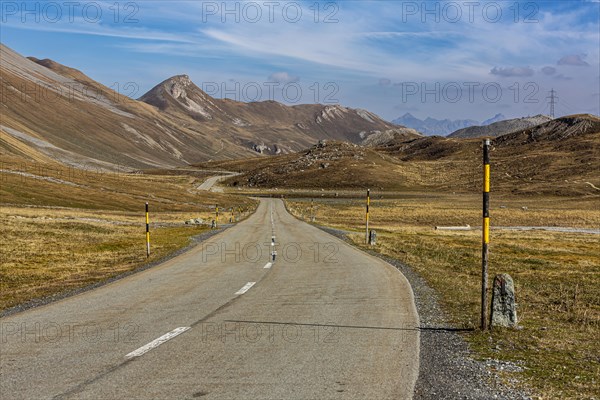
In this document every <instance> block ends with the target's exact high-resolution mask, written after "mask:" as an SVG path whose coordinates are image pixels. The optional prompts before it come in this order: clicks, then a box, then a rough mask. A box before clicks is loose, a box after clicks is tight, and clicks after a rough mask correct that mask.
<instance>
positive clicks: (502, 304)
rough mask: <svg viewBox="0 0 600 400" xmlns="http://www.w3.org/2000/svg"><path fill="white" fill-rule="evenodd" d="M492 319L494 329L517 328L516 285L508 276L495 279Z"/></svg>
mask: <svg viewBox="0 0 600 400" xmlns="http://www.w3.org/2000/svg"><path fill="white" fill-rule="evenodd" d="M490 319H491V326H492V327H494V326H501V327H504V328H516V327H517V302H516V297H515V285H514V283H513V280H512V278H511V277H510V275H508V274H500V275H496V276H495V277H494V286H493V288H492V314H491V318H490Z"/></svg>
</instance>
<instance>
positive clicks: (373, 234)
mask: <svg viewBox="0 0 600 400" xmlns="http://www.w3.org/2000/svg"><path fill="white" fill-rule="evenodd" d="M376 243H377V232H375V231H374V230H370V231H369V244H370V245H371V246H375V244H376Z"/></svg>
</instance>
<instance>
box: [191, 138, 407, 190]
mask: <svg viewBox="0 0 600 400" xmlns="http://www.w3.org/2000/svg"><path fill="white" fill-rule="evenodd" d="M198 167H200V168H208V169H214V168H220V169H225V170H230V171H237V172H240V173H241V174H240V175H238V176H234V177H232V178H229V179H227V180H225V181H224V183H225V184H226V185H230V186H232V187H249V188H313V189H314V188H327V189H350V188H367V187H372V188H382V189H383V188H385V189H391V188H393V189H403V188H404V189H406V188H407V186H406V185H405V182H398V181H396V180H394V179H393V178H394V177H395V176H396V175H397V173H398V171H397V170H398V168H399V163H398V161H397V160H395V159H394V158H392V157H388V156H385V155H383V154H380V153H378V152H376V151H374V150H372V149H369V148H366V147H362V146H359V145H356V144H353V143H347V142H337V141H322V142H320V143H319V144H317V145H314V146H312V147H311V148H309V149H306V150H303V151H300V152H297V153H292V154H284V155H278V156H274V157H269V158H263V159H259V160H255V159H246V160H234V161H215V162H211V163H206V164H200V165H198Z"/></svg>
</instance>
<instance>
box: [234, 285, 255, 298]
mask: <svg viewBox="0 0 600 400" xmlns="http://www.w3.org/2000/svg"><path fill="white" fill-rule="evenodd" d="M255 283H256V282H248V283H246V284H245V285H244V287H243V288H241V289H240V290H238V291H237V292H235V294H236V295H240V294H244V293H246V292H247V291H248V290H250V288H251V287H252V286H254V284H255Z"/></svg>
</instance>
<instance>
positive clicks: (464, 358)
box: [316, 225, 530, 400]
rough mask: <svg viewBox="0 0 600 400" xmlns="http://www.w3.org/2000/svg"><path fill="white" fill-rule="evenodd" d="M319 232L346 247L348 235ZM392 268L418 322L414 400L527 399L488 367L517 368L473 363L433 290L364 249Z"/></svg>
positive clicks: (400, 266)
mask: <svg viewBox="0 0 600 400" xmlns="http://www.w3.org/2000/svg"><path fill="white" fill-rule="evenodd" d="M316 226H317V227H318V228H320V229H321V230H323V231H325V232H327V233H329V234H331V235H333V236H335V237H338V238H340V239H342V240H344V241H346V242H348V243H350V244H352V242H351V241H350V240H349V239H348V237H347V236H346V235H347V234H348V233H349V232H347V231H343V230H339V229H332V228H327V227H323V226H318V225H316ZM367 252H368V253H369V254H372V255H374V256H376V257H379V258H381V259H383V260H384V261H386V262H388V263H390V264H391V265H393V266H394V267H396V268H397V269H398V270H399V271H400V272H402V274H403V275H404V276H405V277H406V279H408V281H409V283H410V285H411V286H412V289H413V293H414V298H415V303H416V307H417V311H418V313H419V318H420V321H421V326H420V330H421V343H420V370H419V378H418V379H417V383H416V385H415V391H414V397H413V399H414V400H438V399H465V400H484V399H485V400H489V399H502V400H517V399H530V397H529V396H528V395H527V394H526V393H524V392H522V391H521V390H519V389H515V388H512V387H509V386H507V385H506V384H504V383H503V382H502V380H501V379H500V377H499V376H498V375H497V374H496V373H495V372H493V371H492V370H491V369H490V367H493V368H494V369H496V370H510V369H514V368H519V367H518V366H515V365H512V364H508V363H503V362H501V361H498V360H488V361H477V360H474V359H473V358H472V357H471V352H470V350H469V346H468V343H467V342H466V341H465V339H464V338H463V337H462V336H461V334H460V332H461V330H459V329H455V328H453V327H452V326H451V324H450V323H449V322H448V321H449V319H448V318H447V316H446V315H445V313H444V311H443V310H442V309H441V308H440V306H439V302H438V296H437V293H436V292H435V290H434V289H432V288H431V287H430V286H429V285H427V283H426V282H425V281H424V280H423V278H421V276H420V275H418V274H417V273H416V272H415V271H413V270H412V269H411V268H410V266H408V265H405V264H403V263H401V262H399V261H398V260H395V259H392V258H389V257H386V256H382V255H381V254H379V253H377V252H375V251H373V250H367Z"/></svg>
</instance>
